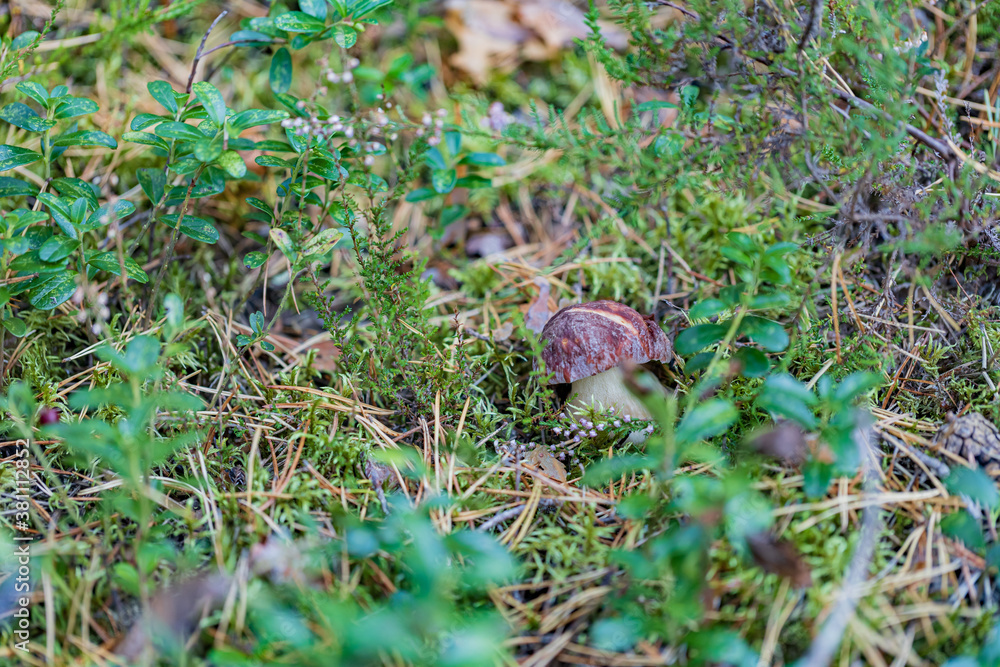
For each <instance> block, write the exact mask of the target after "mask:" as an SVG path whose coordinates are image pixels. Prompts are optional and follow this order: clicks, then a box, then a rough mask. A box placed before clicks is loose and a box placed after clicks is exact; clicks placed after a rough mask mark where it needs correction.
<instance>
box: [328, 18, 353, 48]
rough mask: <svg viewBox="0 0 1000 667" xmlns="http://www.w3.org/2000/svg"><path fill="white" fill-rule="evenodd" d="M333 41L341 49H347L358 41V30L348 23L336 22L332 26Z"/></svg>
mask: <svg viewBox="0 0 1000 667" xmlns="http://www.w3.org/2000/svg"><path fill="white" fill-rule="evenodd" d="M333 41H334V42H336V43H337V46H339V47H340V48H342V49H349V48H351V47H352V46H354V45H355V44H357V42H358V31H357V30H355V29H354V28H352V27H351V26H349V25H344V24H343V23H338V24H337V25H335V26H333Z"/></svg>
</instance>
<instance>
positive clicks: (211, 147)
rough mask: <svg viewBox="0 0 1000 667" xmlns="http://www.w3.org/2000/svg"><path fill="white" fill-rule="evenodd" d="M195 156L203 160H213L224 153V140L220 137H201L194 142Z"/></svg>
mask: <svg viewBox="0 0 1000 667" xmlns="http://www.w3.org/2000/svg"><path fill="white" fill-rule="evenodd" d="M193 155H194V156H195V158H197V159H198V160H200V161H202V162H206V163H207V162H212V161H214V160H215V159H216V158H217V157H219V156H220V155H222V141H220V140H218V139H208V138H205V139H199V140H198V141H196V142H194V152H193Z"/></svg>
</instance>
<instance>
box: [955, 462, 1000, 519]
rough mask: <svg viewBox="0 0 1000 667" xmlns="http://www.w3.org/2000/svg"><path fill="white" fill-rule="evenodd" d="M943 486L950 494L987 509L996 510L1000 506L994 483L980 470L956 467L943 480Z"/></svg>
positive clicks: (998, 493)
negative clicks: (969, 500) (966, 498)
mask: <svg viewBox="0 0 1000 667" xmlns="http://www.w3.org/2000/svg"><path fill="white" fill-rule="evenodd" d="M944 485H945V486H946V487H947V488H948V491H950V492H951V493H954V494H955V495H962V496H967V497H969V498H971V499H972V500H974V501H976V502H977V503H979V504H980V505H982V506H983V507H985V508H987V509H991V510H992V509H996V507H997V505H998V504H1000V492H998V491H997V487H996V483H995V482H994V481H993V478H992V477H990V476H989V475H988V474H986V471H985V470H983V469H982V468H966V467H965V466H962V465H956V466H954V467H952V469H951V474H949V475H948V476H947V477H946V478H945V480H944Z"/></svg>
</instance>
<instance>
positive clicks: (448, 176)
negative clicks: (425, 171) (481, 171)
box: [431, 169, 458, 194]
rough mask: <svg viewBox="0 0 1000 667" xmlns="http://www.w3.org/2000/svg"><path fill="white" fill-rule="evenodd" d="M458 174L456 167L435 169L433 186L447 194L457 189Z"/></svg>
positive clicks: (432, 173) (432, 177)
mask: <svg viewBox="0 0 1000 667" xmlns="http://www.w3.org/2000/svg"><path fill="white" fill-rule="evenodd" d="M457 180H458V174H457V173H456V171H455V170H454V169H435V170H434V171H432V172H431V186H432V187H433V188H434V190H435V191H436V192H438V193H440V194H447V193H449V192H451V191H452V190H453V189H455V181H457Z"/></svg>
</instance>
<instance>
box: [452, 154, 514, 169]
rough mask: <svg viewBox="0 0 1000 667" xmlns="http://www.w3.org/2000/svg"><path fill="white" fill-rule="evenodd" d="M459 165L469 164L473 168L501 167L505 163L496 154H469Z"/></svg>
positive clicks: (505, 162)
mask: <svg viewBox="0 0 1000 667" xmlns="http://www.w3.org/2000/svg"><path fill="white" fill-rule="evenodd" d="M459 164H470V165H472V166H474V167H502V166H503V165H505V164H507V161H506V160H504V159H503V158H502V157H500V156H499V155H497V154H496V153H469V154H468V155H466V156H465V157H463V158H462V160H461V161H460V162H459Z"/></svg>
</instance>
